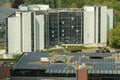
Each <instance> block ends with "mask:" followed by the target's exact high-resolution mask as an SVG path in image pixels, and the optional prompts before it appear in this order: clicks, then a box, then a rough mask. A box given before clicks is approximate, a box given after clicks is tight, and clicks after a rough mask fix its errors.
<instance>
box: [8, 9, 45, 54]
mask: <svg viewBox="0 0 120 80" xmlns="http://www.w3.org/2000/svg"><path fill="white" fill-rule="evenodd" d="M13 21H15V22H13ZM10 33H11V34H10ZM11 42H12V43H11ZM7 44H8V46H7V48H8V49H7V52H8V53H19V52H31V51H40V50H43V49H44V15H41V14H37V12H31V11H27V12H17V13H16V15H14V16H13V17H9V18H8V43H7ZM13 44H14V45H13Z"/></svg>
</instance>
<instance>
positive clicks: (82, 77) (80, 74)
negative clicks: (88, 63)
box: [77, 70, 88, 80]
mask: <svg viewBox="0 0 120 80" xmlns="http://www.w3.org/2000/svg"><path fill="white" fill-rule="evenodd" d="M87 78H88V75H87V70H77V80H88V79H87Z"/></svg>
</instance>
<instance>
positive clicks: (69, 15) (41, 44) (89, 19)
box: [8, 5, 113, 53]
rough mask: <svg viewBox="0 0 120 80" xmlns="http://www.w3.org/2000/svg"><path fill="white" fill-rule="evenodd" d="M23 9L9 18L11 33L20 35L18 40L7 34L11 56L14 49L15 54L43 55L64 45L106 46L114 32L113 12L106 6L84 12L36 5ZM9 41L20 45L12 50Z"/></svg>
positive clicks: (94, 7) (90, 8) (89, 7)
mask: <svg viewBox="0 0 120 80" xmlns="http://www.w3.org/2000/svg"><path fill="white" fill-rule="evenodd" d="M20 9H21V10H22V11H20V14H16V16H17V17H16V16H14V17H12V18H11V17H10V18H8V27H9V28H8V33H9V32H10V33H11V32H12V33H11V34H15V33H17V32H18V34H16V36H14V35H11V34H8V48H9V49H8V52H9V51H10V50H13V49H14V51H13V52H12V53H16V52H19V51H20V52H31V51H41V50H43V49H45V48H50V47H54V46H56V45H61V44H75V45H76V44H77V45H78V44H80V45H83V46H106V45H107V32H108V31H109V30H110V29H112V28H113V9H108V8H107V7H106V6H84V7H83V8H81V9H79V8H73V9H71V8H67V9H66V8H62V9H49V8H48V6H46V8H45V9H44V8H39V5H37V6H35V5H33V6H28V7H27V6H23V7H22V6H20ZM40 9H42V10H40ZM10 19H13V20H15V21H16V20H18V22H15V23H14V22H13V21H11V20H10ZM13 28H14V29H13ZM19 28H20V30H18V29H19ZM17 35H19V36H17ZM12 36H13V38H12ZM17 37H19V38H17ZM16 38H17V39H19V40H16ZM10 40H11V41H12V42H15V40H16V43H19V45H14V47H12V46H13V45H12V43H11V41H10ZM16 43H15V44H16ZM15 46H16V47H15ZM18 46H19V48H17V47H18ZM15 48H16V49H15ZM10 53H11V52H10Z"/></svg>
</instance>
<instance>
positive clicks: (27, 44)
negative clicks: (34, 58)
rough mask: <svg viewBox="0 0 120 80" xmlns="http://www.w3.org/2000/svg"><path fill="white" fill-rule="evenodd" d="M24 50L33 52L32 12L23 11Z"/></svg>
mask: <svg viewBox="0 0 120 80" xmlns="http://www.w3.org/2000/svg"><path fill="white" fill-rule="evenodd" d="M22 50H23V52H31V12H23V13H22Z"/></svg>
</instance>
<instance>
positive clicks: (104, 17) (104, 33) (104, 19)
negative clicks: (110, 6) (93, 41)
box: [100, 6, 107, 44]
mask: <svg viewBox="0 0 120 80" xmlns="http://www.w3.org/2000/svg"><path fill="white" fill-rule="evenodd" d="M100 18H101V26H100V27H101V42H100V43H105V44H106V42H107V7H106V6H102V7H101V16H100Z"/></svg>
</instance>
